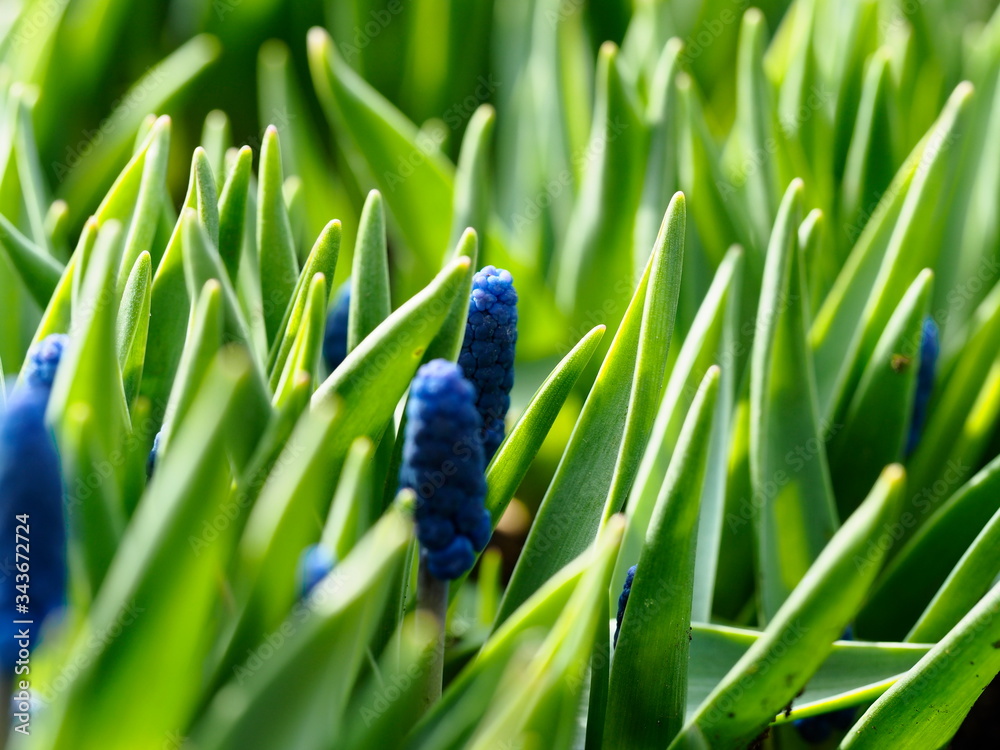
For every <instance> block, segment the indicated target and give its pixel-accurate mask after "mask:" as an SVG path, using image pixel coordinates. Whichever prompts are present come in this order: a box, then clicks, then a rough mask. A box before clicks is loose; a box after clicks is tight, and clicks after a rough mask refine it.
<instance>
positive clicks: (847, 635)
mask: <svg viewBox="0 0 1000 750" xmlns="http://www.w3.org/2000/svg"><path fill="white" fill-rule="evenodd" d="M841 640H844V641H853V640H854V631H853V630H852V629H851V627H850V625H848V626H847V630H845V631H844V637H843V638H842V639H841ZM857 715H858V711H857V709H856V708H844V709H841V710H840V711H831V712H830V713H828V714H822V715H820V716H810V717H809V718H808V719H798V720H796V721H795V722H793V723H794V724H795V728H796V729H797V730H798V732H799V736H801V737H802V739H803V740H805V741H806V742H808V743H809V744H810V745H819V744H821V743H823V742H826V741H827V740H828V739H830V737H832V736H833V733H834V732H846V731H847V730H848V729H850V728H851V727H852V726H853V725H854V719H855V718H857Z"/></svg>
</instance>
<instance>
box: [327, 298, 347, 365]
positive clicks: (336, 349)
mask: <svg viewBox="0 0 1000 750" xmlns="http://www.w3.org/2000/svg"><path fill="white" fill-rule="evenodd" d="M350 312H351V281H350V279H348V280H347V281H345V282H344V283H343V284H342V285H341V286H340V288H339V289H338V290H337V293H336V294H335V295H334V299H333V306H332V307H331V308H330V312H329V313H327V316H326V330H325V331H324V333H323V361H324V362H325V363H326V368H327V369H328V370H329V371H330V372H333V371H334V370H336V369H337V368H338V367H340V363H341V362H343V361H344V358H345V357H346V356H347V321H348V316H349V315H350Z"/></svg>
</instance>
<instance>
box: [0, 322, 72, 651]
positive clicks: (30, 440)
mask: <svg viewBox="0 0 1000 750" xmlns="http://www.w3.org/2000/svg"><path fill="white" fill-rule="evenodd" d="M66 344H67V337H66V336H64V335H53V336H49V337H47V338H46V339H44V340H42V341H40V342H39V343H38V344H36V345H35V346H34V347H32V349H31V351H29V352H28V358H27V361H26V363H25V367H24V373H23V374H24V377H23V380H22V382H21V383H19V384H18V386H17V387H16V388H15V389H14V391H13V392H12V393H11V394H10V399H9V400H8V402H7V409H6V412H4V414H3V415H2V416H0V537H2V538H3V539H4V540H10V543H9V546H6V547H5V549H6V550H7V552H6V553H5V554H6V555H7V559H6V561H5V562H6V565H5V568H6V569H7V570H10V571H17V567H16V565H15V564H14V563H15V560H14V552H15V549H14V540H15V537H16V535H17V534H18V533H20V535H21V536H23V537H27V538H29V539H30V540H31V542H34V544H32V545H31V594H30V598H29V597H28V596H25V592H24V591H22V590H19V589H18V588H17V583H18V582H17V580H16V576H15V575H14V574H13V572H12V573H11V574H9V575H6V576H4V577H3V580H2V582H0V602H2V605H0V614H2V616H3V618H4V623H5V625H4V628H3V633H4V635H3V639H2V644H0V666H2V667H3V668H4V669H6V670H8V671H10V670H11V669H13V666H14V662H15V661H16V660H17V658H18V648H19V646H18V639H17V638H15V635H16V631H17V629H19V628H22V627H23V628H26V629H27V630H28V631H29V633H30V643H31V645H32V646H33V645H34V644H35V642H36V641H37V632H38V629H39V628H40V627H41V624H42V622H43V621H44V620H45V618H46V617H48V615H49V614H50V613H51V612H53V611H54V610H56V609H58V608H59V607H61V606H62V605H63V604H64V603H65V597H66V578H67V568H66V521H65V517H64V512H63V482H62V469H61V465H60V461H59V453H58V451H57V449H56V444H55V440H54V439H53V436H52V433H51V431H50V430H49V427H48V425H47V424H46V422H45V411H46V408H47V407H48V403H49V394H50V393H51V391H52V383H53V381H54V380H55V374H56V368H57V367H58V366H59V360H60V358H61V357H62V354H63V351H64V349H65V347H66ZM18 527H22V528H18ZM22 572H23V571H22ZM20 607H26V608H24V609H22V608H20ZM14 620H30V621H31V624H30V625H25V626H22V625H12V622H13V621H14Z"/></svg>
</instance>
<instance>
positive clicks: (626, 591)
mask: <svg viewBox="0 0 1000 750" xmlns="http://www.w3.org/2000/svg"><path fill="white" fill-rule="evenodd" d="M636 567H637V566H635V565H633V566H632V567H631V568H629V569H628V573H626V574H625V585H624V586H623V587H622V593H621V596H619V597H618V616H617V617H616V618H615V622H616V623H617V624H616V625H615V646H617V645H618V634H619V633H620V632H621V630H622V618H623V617H625V607H627V606H628V598H629V596H630V595H631V594H632V581H634V580H635V569H636Z"/></svg>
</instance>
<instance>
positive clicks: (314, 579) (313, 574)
mask: <svg viewBox="0 0 1000 750" xmlns="http://www.w3.org/2000/svg"><path fill="white" fill-rule="evenodd" d="M336 564H337V559H336V558H335V557H334V556H333V553H332V552H330V550H329V549H328V548H327V547H326V545H324V544H312V545H310V546H308V547H306V548H305V549H304V550H302V554H301V555H300V556H299V568H298V573H297V575H296V577H297V580H298V582H299V598H300V599H304V598H306V597H307V596H309V594H310V593H312V590H313V589H314V588H316V586H317V585H318V584H319V582H320V581H322V580H323V579H324V578H326V576H327V575H328V574H329V573H330V571H331V570H333V568H334V566H336Z"/></svg>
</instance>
